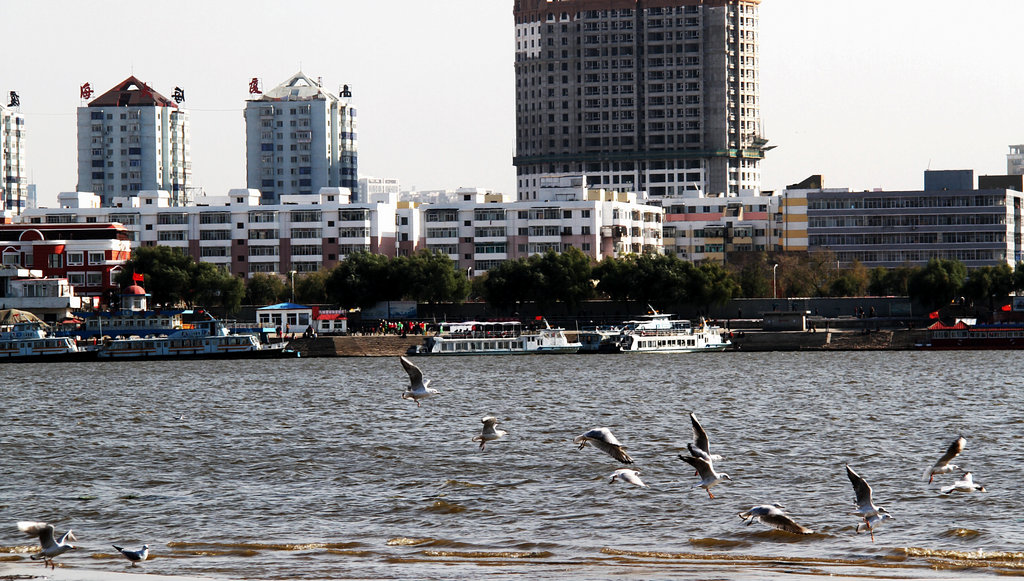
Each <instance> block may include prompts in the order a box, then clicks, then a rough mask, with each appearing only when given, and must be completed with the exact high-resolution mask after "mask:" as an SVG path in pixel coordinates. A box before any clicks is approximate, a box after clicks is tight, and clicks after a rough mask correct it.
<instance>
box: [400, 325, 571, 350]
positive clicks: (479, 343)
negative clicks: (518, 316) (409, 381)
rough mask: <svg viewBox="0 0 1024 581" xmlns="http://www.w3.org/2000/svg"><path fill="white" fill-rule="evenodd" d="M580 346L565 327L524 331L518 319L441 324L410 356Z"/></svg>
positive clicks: (564, 348)
mask: <svg viewBox="0 0 1024 581" xmlns="http://www.w3.org/2000/svg"><path fill="white" fill-rule="evenodd" d="M581 346H582V345H581V344H580V343H579V342H577V341H569V339H568V337H566V335H565V329H561V328H556V327H549V326H547V323H546V322H545V326H544V327H543V328H540V329H537V330H535V331H524V330H523V328H522V325H521V324H520V323H519V322H517V321H499V322H483V321H466V322H462V323H442V324H441V328H440V330H439V331H438V333H437V334H436V335H432V336H430V337H426V338H424V339H423V344H422V345H416V346H413V347H411V348H409V351H408V354H409V355H526V354H556V353H577V352H579V350H580V347H581Z"/></svg>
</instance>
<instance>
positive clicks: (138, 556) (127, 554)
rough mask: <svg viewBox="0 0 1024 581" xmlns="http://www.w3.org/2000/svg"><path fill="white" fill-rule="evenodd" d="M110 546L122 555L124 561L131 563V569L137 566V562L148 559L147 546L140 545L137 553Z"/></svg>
mask: <svg viewBox="0 0 1024 581" xmlns="http://www.w3.org/2000/svg"><path fill="white" fill-rule="evenodd" d="M111 546H112V547H114V548H115V549H117V550H118V551H119V552H120V553H121V554H122V555H124V558H125V559H128V560H129V561H131V562H132V567H134V566H135V565H136V564H138V562H139V561H145V560H146V559H148V558H149V545H142V548H141V549H139V550H138V551H129V550H128V549H125V548H124V547H119V546H117V545H111Z"/></svg>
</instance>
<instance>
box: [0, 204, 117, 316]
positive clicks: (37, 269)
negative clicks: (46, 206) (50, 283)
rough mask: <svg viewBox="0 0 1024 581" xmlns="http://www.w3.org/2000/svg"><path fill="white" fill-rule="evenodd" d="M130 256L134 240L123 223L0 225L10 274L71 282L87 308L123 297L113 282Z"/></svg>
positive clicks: (0, 251) (0, 247) (2, 255)
mask: <svg viewBox="0 0 1024 581" xmlns="http://www.w3.org/2000/svg"><path fill="white" fill-rule="evenodd" d="M130 257H131V241H130V235H129V232H128V230H127V229H126V228H125V227H124V226H123V225H121V224H111V223H74V224H72V223H53V224H0V259H2V263H3V266H4V268H5V269H24V270H28V271H32V272H33V273H39V274H41V277H42V278H46V279H67V281H68V283H69V284H70V286H71V287H72V288H73V289H74V294H75V295H76V296H78V297H82V298H83V303H84V304H86V305H89V304H91V305H93V306H98V305H99V304H101V303H104V304H106V303H109V300H110V298H111V297H114V296H116V295H117V294H118V293H119V292H120V291H119V289H118V286H117V284H116V283H115V282H114V278H115V277H116V276H117V275H118V273H119V272H120V271H121V269H122V268H123V266H124V263H125V262H126V261H127V260H128V259H129V258H130Z"/></svg>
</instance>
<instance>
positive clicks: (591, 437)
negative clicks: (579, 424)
mask: <svg viewBox="0 0 1024 581" xmlns="http://www.w3.org/2000/svg"><path fill="white" fill-rule="evenodd" d="M572 442H573V444H579V445H580V450H582V449H583V448H585V447H586V446H587V444H588V443H589V444H593V445H594V447H595V448H597V449H598V450H601V451H603V452H606V453H607V454H608V455H609V456H611V457H612V458H615V459H616V460H618V461H619V462H622V463H623V464H632V463H633V459H632V458H630V457H629V454H627V453H626V450H625V447H624V446H623V445H622V443H621V442H619V440H618V439H616V437H615V436H614V435H613V434H612V431H611V430H609V429H608V428H594V429H593V430H590V431H589V432H586V433H584V434H581V435H579V436H576V438H574V439H573V441H572Z"/></svg>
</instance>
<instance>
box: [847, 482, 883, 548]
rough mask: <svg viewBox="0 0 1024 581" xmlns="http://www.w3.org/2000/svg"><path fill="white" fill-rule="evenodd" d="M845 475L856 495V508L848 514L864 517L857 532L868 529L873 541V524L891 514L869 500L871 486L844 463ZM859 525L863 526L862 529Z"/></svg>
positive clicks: (878, 522) (877, 523)
mask: <svg viewBox="0 0 1024 581" xmlns="http://www.w3.org/2000/svg"><path fill="white" fill-rule="evenodd" d="M846 475H847V476H849V477H850V483H851V484H853V492H854V494H855V495H856V496H857V510H855V511H853V512H851V513H850V514H852V515H855V516H859V517H861V518H862V519H864V523H863V524H861V525H858V526H857V532H858V533H859V532H861V531H863V530H867V531H870V532H871V542H875V530H874V529H875V526H876V525H879V524H881V523H882V521H884V520H885V519H889V518H893V516H892V515H890V514H889V511H887V510H885V509H884V508H882V507H880V506H877V505H875V503H874V502H872V501H871V486H869V485H868V483H867V481H865V480H864V479H863V478H861V477H860V475H859V474H857V473H856V472H854V471H853V468H850V465H849V464H847V465H846ZM861 527H864V528H863V529H862V528H861Z"/></svg>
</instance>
